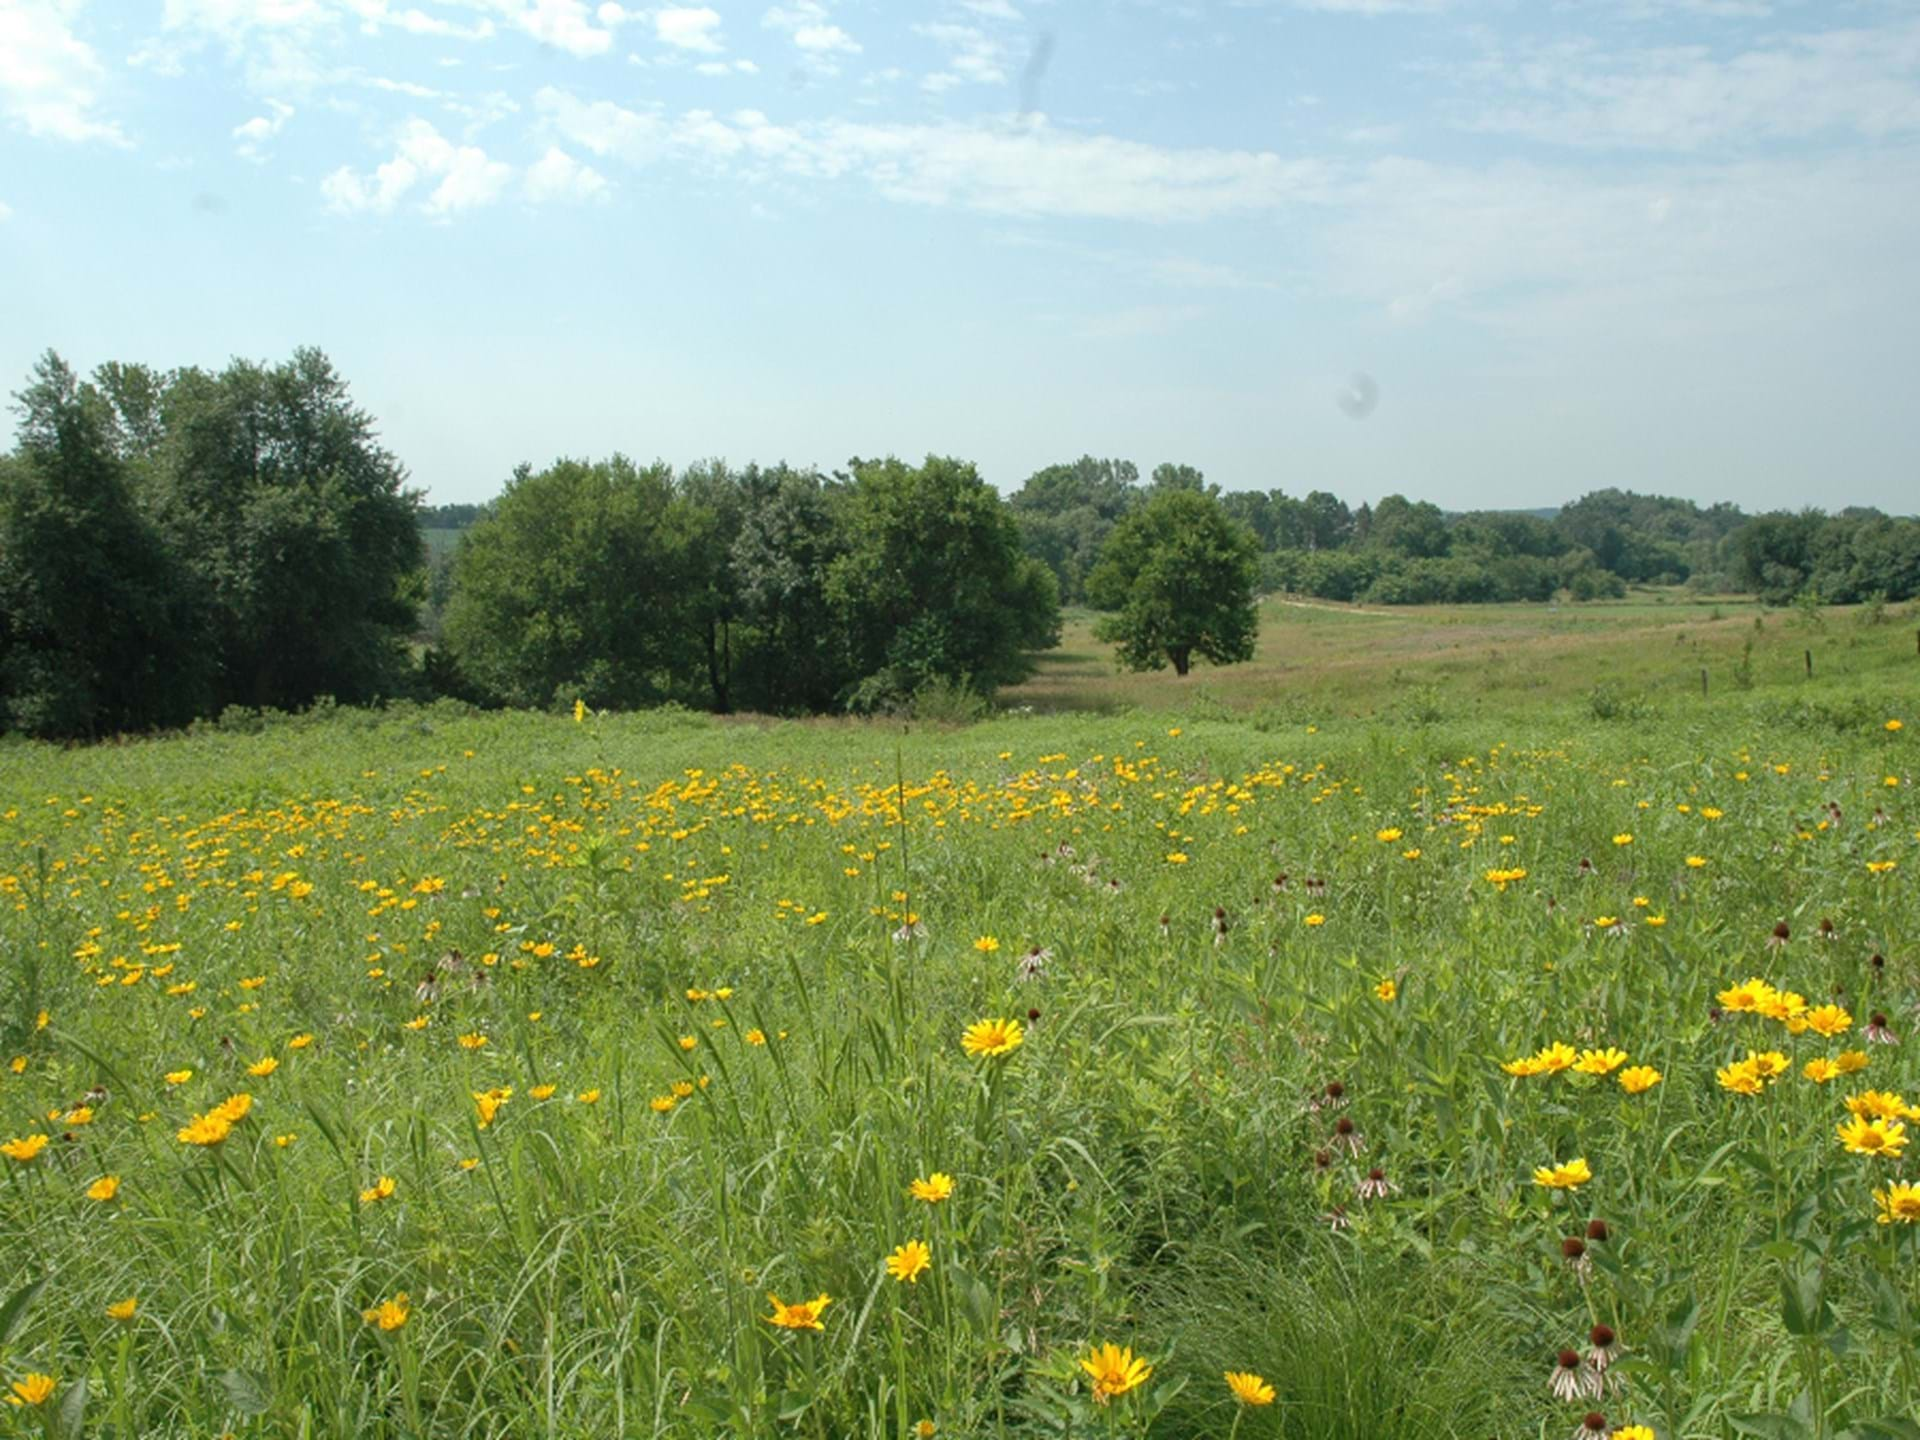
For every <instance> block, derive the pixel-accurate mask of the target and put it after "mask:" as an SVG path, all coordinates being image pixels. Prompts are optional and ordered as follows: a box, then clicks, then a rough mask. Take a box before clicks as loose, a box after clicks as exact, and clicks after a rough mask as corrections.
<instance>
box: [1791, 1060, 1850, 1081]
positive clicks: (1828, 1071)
mask: <svg viewBox="0 0 1920 1440" xmlns="http://www.w3.org/2000/svg"><path fill="white" fill-rule="evenodd" d="M1800 1073H1801V1074H1802V1075H1804V1076H1806V1077H1807V1079H1809V1080H1811V1081H1812V1082H1813V1083H1814V1084H1816V1085H1824V1084H1826V1083H1827V1082H1828V1081H1829V1080H1831V1079H1833V1078H1834V1077H1835V1076H1836V1075H1838V1074H1839V1073H1840V1067H1839V1066H1838V1065H1836V1064H1834V1063H1833V1061H1831V1060H1829V1059H1827V1058H1826V1057H1825V1056H1824V1055H1816V1056H1815V1057H1814V1058H1813V1059H1811V1060H1809V1061H1807V1063H1806V1064H1805V1065H1803V1066H1802V1067H1801V1069H1800Z"/></svg>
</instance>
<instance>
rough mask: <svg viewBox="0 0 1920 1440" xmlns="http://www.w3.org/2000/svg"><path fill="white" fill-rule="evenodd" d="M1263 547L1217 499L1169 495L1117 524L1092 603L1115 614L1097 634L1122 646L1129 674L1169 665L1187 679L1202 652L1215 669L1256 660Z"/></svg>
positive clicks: (1092, 588)
mask: <svg viewBox="0 0 1920 1440" xmlns="http://www.w3.org/2000/svg"><path fill="white" fill-rule="evenodd" d="M1259 549H1260V542H1259V541H1258V539H1257V538H1255V536H1254V534H1253V532H1252V531H1251V530H1249V529H1247V527H1246V526H1244V525H1242V524H1240V523H1238V522H1237V521H1235V520H1233V519H1232V518H1231V517H1230V516H1229V515H1228V514H1227V513H1226V511H1225V510H1223V509H1222V508H1221V506H1220V503H1219V501H1217V500H1215V499H1214V498H1213V497H1212V496H1210V495H1207V494H1205V493H1204V492H1201V491H1197V490H1186V489H1176V488H1168V489H1165V490H1163V491H1161V492H1160V493H1159V494H1156V495H1155V496H1154V497H1153V498H1152V499H1151V500H1149V501H1148V502H1147V504H1146V505H1145V506H1143V507H1142V508H1141V509H1139V510H1137V511H1135V512H1134V513H1133V514H1132V515H1129V516H1128V517H1127V518H1126V519H1125V520H1123V521H1121V522H1120V524H1119V525H1117V526H1115V527H1114V531H1113V534H1112V535H1111V536H1110V537H1109V538H1108V540H1107V546H1106V550H1105V552H1104V554H1103V555H1102V556H1101V560H1100V563H1099V565H1097V566H1095V567H1094V571H1093V574H1092V575H1091V576H1089V577H1088V580H1087V591H1088V594H1089V595H1090V596H1091V597H1092V599H1093V603H1094V604H1095V605H1097V606H1099V607H1100V608H1101V609H1103V610H1111V611H1115V612H1117V613H1115V614H1112V615H1109V616H1107V617H1105V618H1104V619H1102V620H1101V622H1100V624H1099V625H1098V627H1097V628H1096V629H1095V632H1094V633H1095V634H1096V635H1098V636H1099V638H1101V639H1102V640H1109V641H1113V642H1116V643H1117V644H1118V645H1119V647H1120V648H1119V661H1120V664H1121V665H1122V666H1123V667H1125V668H1126V669H1129V670H1158V669H1160V668H1161V667H1162V666H1163V665H1166V664H1168V663H1169V662H1171V663H1172V665H1173V668H1174V671H1175V673H1176V674H1180V675H1185V674H1186V673H1187V671H1188V669H1189V668H1190V667H1191V666H1192V663H1193V657H1194V656H1195V655H1198V656H1200V657H1201V658H1202V659H1205V660H1208V661H1210V662H1211V663H1213V664H1215V665H1231V664H1234V663H1236V662H1238V661H1242V660H1250V659H1252V658H1253V641H1254V636H1255V634H1256V633H1257V632H1258V629H1259V612H1258V610H1257V608H1256V607H1255V605H1254V594H1253V587H1254V582H1255V579H1256V577H1257V574H1258V556H1259Z"/></svg>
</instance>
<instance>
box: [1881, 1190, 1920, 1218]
mask: <svg viewBox="0 0 1920 1440" xmlns="http://www.w3.org/2000/svg"><path fill="white" fill-rule="evenodd" d="M1873 1198H1874V1202H1875V1203H1876V1204H1877V1205H1879V1207H1880V1214H1879V1215H1878V1216H1877V1217H1876V1218H1877V1219H1878V1220H1879V1222H1880V1223H1881V1224H1882V1225H1891V1224H1893V1223H1894V1222H1895V1221H1898V1222H1899V1223H1900V1224H1902V1225H1911V1224H1913V1223H1914V1222H1915V1221H1916V1220H1920V1185H1911V1184H1908V1183H1907V1182H1906V1181H1904V1180H1896V1181H1894V1182H1893V1183H1892V1184H1891V1185H1889V1186H1888V1187H1887V1188H1886V1189H1885V1190H1876V1191H1874V1192H1873Z"/></svg>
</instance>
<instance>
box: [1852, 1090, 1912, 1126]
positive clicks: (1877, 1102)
mask: <svg viewBox="0 0 1920 1440" xmlns="http://www.w3.org/2000/svg"><path fill="white" fill-rule="evenodd" d="M1846 1105H1847V1113H1848V1114H1849V1115H1860V1116H1864V1117H1865V1118H1866V1119H1868V1120H1899V1119H1902V1118H1904V1117H1905V1116H1907V1115H1908V1114H1910V1113H1911V1112H1910V1111H1909V1110H1908V1108H1907V1102H1906V1101H1905V1100H1904V1099H1902V1098H1901V1097H1900V1096H1899V1095H1896V1094H1894V1093H1892V1092H1891V1091H1886V1090H1862V1091H1861V1092H1860V1093H1859V1094H1858V1095H1849V1096H1848V1097H1847V1100H1846Z"/></svg>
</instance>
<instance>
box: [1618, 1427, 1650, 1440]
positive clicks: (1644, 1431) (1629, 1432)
mask: <svg viewBox="0 0 1920 1440" xmlns="http://www.w3.org/2000/svg"><path fill="white" fill-rule="evenodd" d="M1613 1440H1653V1427H1652V1426H1651V1425H1622V1426H1621V1427H1620V1428H1619V1429H1618V1430H1615V1431H1614V1432H1613Z"/></svg>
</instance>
